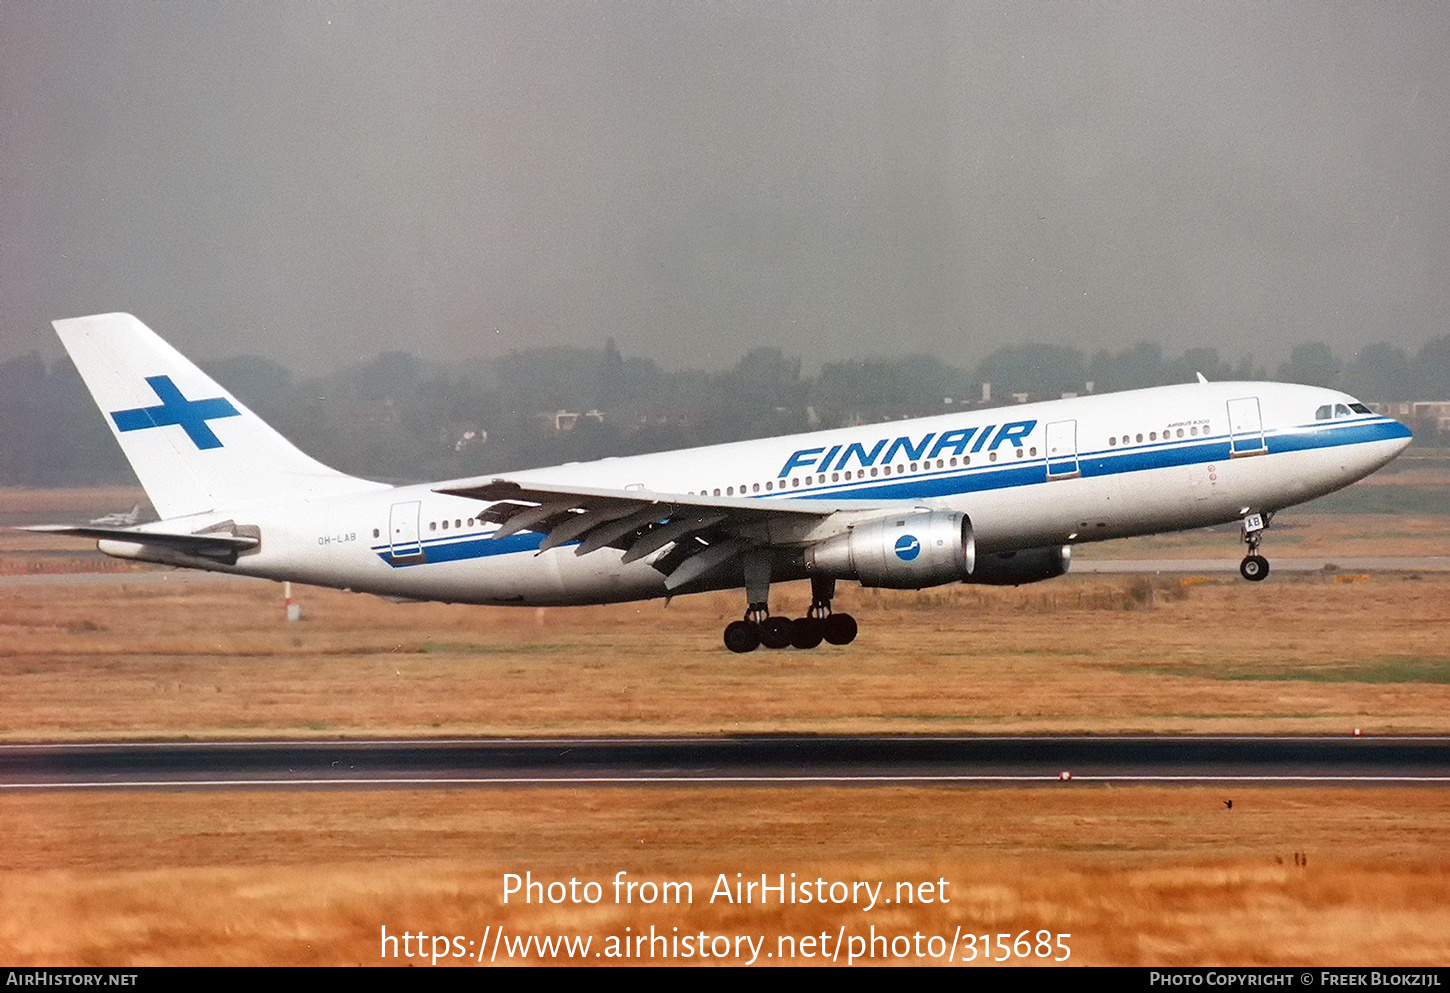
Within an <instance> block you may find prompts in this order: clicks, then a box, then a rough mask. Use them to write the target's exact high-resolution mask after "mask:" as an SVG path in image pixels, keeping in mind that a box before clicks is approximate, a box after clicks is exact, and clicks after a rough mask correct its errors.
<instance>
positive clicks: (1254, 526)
mask: <svg viewBox="0 0 1450 993" xmlns="http://www.w3.org/2000/svg"><path fill="white" fill-rule="evenodd" d="M1273 517H1274V515H1273V512H1272V511H1271V512H1270V513H1267V514H1250V515H1248V516H1247V517H1245V518H1244V544H1246V545H1248V546H1249V554H1247V555H1245V556H1244V560H1243V561H1242V562H1240V563H1239V575H1241V576H1243V577H1244V578H1245V579H1247V580H1248V581H1249V582H1251V583H1257V582H1260V581H1262V580H1263V579H1265V578H1266V577H1267V576H1268V575H1269V560H1268V559H1266V558H1264V557H1263V556H1262V555H1260V554H1259V543H1260V542H1261V541H1263V540H1264V530H1265V529H1266V528H1267V527H1268V526H1269V522H1270V521H1271V520H1272V519H1273Z"/></svg>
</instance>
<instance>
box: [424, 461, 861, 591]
mask: <svg viewBox="0 0 1450 993" xmlns="http://www.w3.org/2000/svg"><path fill="white" fill-rule="evenodd" d="M436 492H439V493H446V494H448V495H450V496H461V497H466V498H469V499H474V500H484V501H487V502H489V503H490V504H491V506H490V507H488V509H486V510H485V511H484V512H483V514H482V516H483V517H484V518H485V519H487V520H491V521H495V522H497V523H498V524H499V530H498V531H497V532H496V534H495V537H500V538H502V537H508V536H509V535H511V534H516V533H517V532H519V531H535V532H538V533H540V534H542V535H543V536H544V540H543V541H542V542H541V543H540V546H539V551H540V552H545V551H548V550H550V549H552V548H558V547H559V546H561V545H566V544H568V543H570V542H577V543H578V544H577V547H576V548H575V549H574V553H575V554H576V555H588V554H590V553H591V552H596V551H598V550H600V549H601V548H606V547H613V548H618V549H622V550H623V551H624V556H623V558H622V562H623V563H624V564H626V565H628V564H629V563H631V562H636V561H638V560H640V559H642V558H644V557H646V556H648V555H651V554H653V553H654V552H657V551H659V550H660V549H663V548H665V547H666V546H668V545H670V544H672V543H673V544H675V545H676V546H677V547H676V550H675V551H674V552H671V553H670V554H669V555H668V556H667V557H666V559H667V560H668V561H667V563H666V561H664V560H662V561H661V562H660V563H657V568H660V569H661V570H662V571H667V572H668V579H667V580H666V585H667V587H668V588H669V589H672V590H673V589H677V588H678V587H680V586H683V585H685V584H687V583H690V582H693V581H694V580H696V579H699V578H701V577H702V576H704V575H705V574H707V573H709V572H710V571H711V570H713V569H716V568H719V567H721V566H723V565H725V564H727V563H728V562H730V561H731V560H733V559H734V558H736V557H737V556H738V555H740V554H741V553H743V552H744V551H746V550H747V549H749V548H752V547H756V546H758V545H765V544H772V543H775V542H776V541H777V540H779V539H780V538H781V536H783V535H788V534H790V533H794V532H802V531H805V530H809V529H810V528H812V527H814V526H815V525H817V524H819V523H820V522H821V521H823V520H825V519H826V518H828V517H830V516H831V515H832V514H835V513H836V512H837V511H838V510H841V509H843V508H842V507H839V506H837V505H836V504H833V503H830V502H828V501H817V500H809V501H806V500H789V499H783V498H776V497H764V498H759V499H750V498H746V497H712V496H705V495H699V496H697V495H695V494H685V493H654V492H651V491H648V490H643V489H627V490H615V489H602V488H594V487H584V486H561V485H555V484H550V483H536V482H520V481H516V480H511V479H497V478H496V479H488V480H463V481H460V482H458V483H452V484H445V485H443V486H440V487H437V489H436ZM787 540H788V539H787Z"/></svg>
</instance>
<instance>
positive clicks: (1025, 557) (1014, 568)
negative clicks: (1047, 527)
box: [967, 545, 1072, 586]
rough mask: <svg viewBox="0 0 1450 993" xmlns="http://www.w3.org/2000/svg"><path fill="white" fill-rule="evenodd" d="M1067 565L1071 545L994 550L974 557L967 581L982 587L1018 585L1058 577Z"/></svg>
mask: <svg viewBox="0 0 1450 993" xmlns="http://www.w3.org/2000/svg"><path fill="white" fill-rule="evenodd" d="M1071 564H1072V546H1071V545H1053V546H1052V547H1051V548H1024V549H1022V550H1021V551H1016V552H998V553H997V554H996V555H983V556H981V557H980V558H978V559H977V567H976V568H975V569H973V570H972V575H971V576H970V577H968V579H967V582H969V583H981V584H982V585H984V586H1021V585H1022V584H1023V583H1037V582H1041V581H1042V580H1044V579H1052V578H1054V577H1056V576H1061V575H1062V574H1063V573H1065V572H1067V568H1068V566H1069V565H1071Z"/></svg>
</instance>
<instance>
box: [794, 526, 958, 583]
mask: <svg viewBox="0 0 1450 993" xmlns="http://www.w3.org/2000/svg"><path fill="white" fill-rule="evenodd" d="M975 559H976V544H975V542H974V541H973V539H972V522H971V521H970V520H969V519H968V518H967V515H966V514H957V513H948V512H942V511H930V512H923V513H910V514H900V515H892V516H890V517H879V518H877V519H875V520H871V521H867V522H865V523H864V524H857V525H855V526H854V527H852V528H851V529H850V530H848V531H846V532H845V533H844V534H838V535H836V536H835V537H832V538H827V539H826V540H825V541H821V542H817V543H816V544H814V545H811V546H810V547H809V548H807V549H806V550H805V567H806V571H807V572H808V573H811V574H812V575H819V576H830V577H833V578H836V579H856V580H858V581H859V582H860V583H861V585H862V586H875V587H886V588H889V589H898V590H919V589H924V588H925V587H928V586H940V585H941V584H943V583H955V582H958V581H961V580H967V581H969V582H970V578H969V577H970V576H971V575H972V566H973V564H974V562H975Z"/></svg>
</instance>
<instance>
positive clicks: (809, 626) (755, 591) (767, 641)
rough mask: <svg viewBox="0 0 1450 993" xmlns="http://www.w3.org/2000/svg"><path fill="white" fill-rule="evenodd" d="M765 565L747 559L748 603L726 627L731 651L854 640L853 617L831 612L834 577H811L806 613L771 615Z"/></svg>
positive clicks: (840, 643)
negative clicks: (787, 615) (793, 618)
mask: <svg viewBox="0 0 1450 993" xmlns="http://www.w3.org/2000/svg"><path fill="white" fill-rule="evenodd" d="M766 565H767V568H765V569H763V570H762V568H761V563H760V561H759V560H753V559H749V558H748V559H747V560H746V563H745V583H746V585H745V595H746V597H747V598H748V600H749V601H750V606H749V607H747V608H746V610H745V617H744V618H743V619H741V620H738V621H732V622H731V623H730V624H729V625H728V626H727V627H726V628H725V647H726V648H728V649H730V650H731V651H732V652H753V651H755V649H757V648H759V647H760V646H761V645H764V646H765V647H766V648H786V647H793V648H800V649H809V648H815V647H816V646H817V645H819V644H820V643H821V642H822V641H826V642H829V643H830V644H832V645H849V644H850V643H851V642H852V641H854V640H855V639H856V619H855V618H854V617H852V616H851V615H850V614H833V613H832V612H831V599H832V597H834V596H835V594H836V581H835V580H834V579H829V578H821V577H818V576H812V577H811V606H810V609H809V610H807V611H806V616H804V617H798V618H796V619H795V620H791V619H789V618H786V617H780V616H771V613H770V608H769V606H768V605H767V600H766V597H767V594H768V592H769V589H770V581H769V569H768V563H766ZM762 573H763V576H762Z"/></svg>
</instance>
